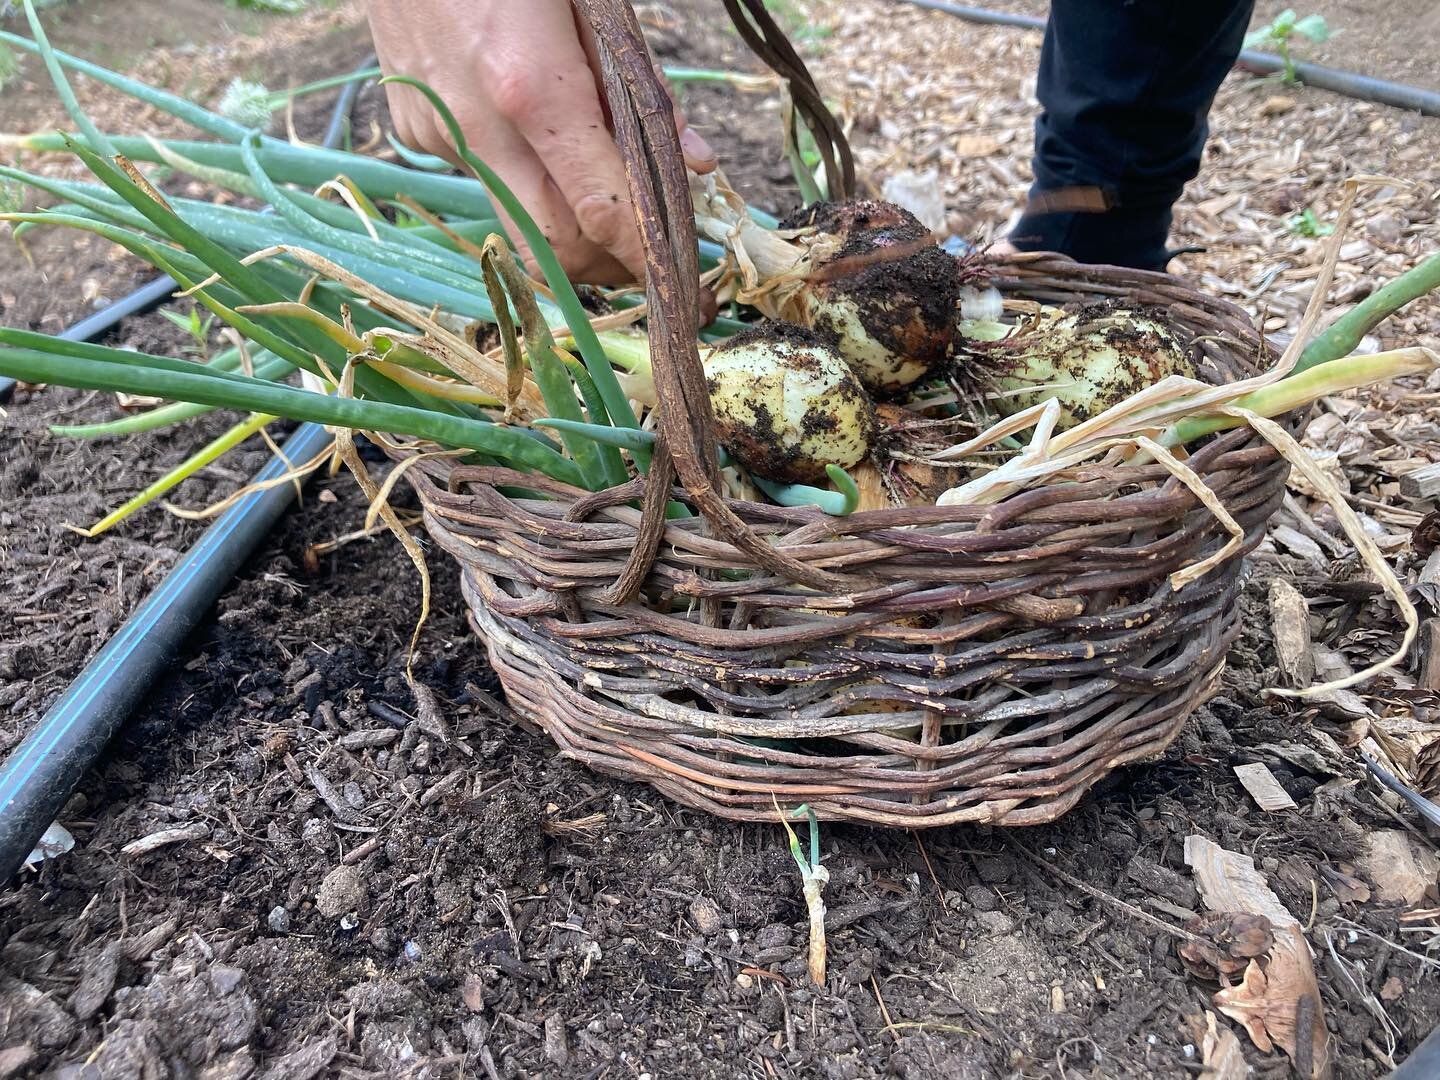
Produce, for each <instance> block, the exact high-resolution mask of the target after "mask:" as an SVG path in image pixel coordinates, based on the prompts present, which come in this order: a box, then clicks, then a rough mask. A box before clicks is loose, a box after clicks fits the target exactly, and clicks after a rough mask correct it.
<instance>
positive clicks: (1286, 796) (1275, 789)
mask: <svg viewBox="0 0 1440 1080" xmlns="http://www.w3.org/2000/svg"><path fill="white" fill-rule="evenodd" d="M1307 655H1308V652H1307ZM1235 775H1236V776H1237V777H1239V779H1240V783H1241V784H1243V785H1244V787H1245V790H1246V791H1248V792H1249V793H1250V797H1251V798H1252V799H1254V800H1255V803H1256V805H1258V806H1259V807H1260V809H1261V810H1267V811H1269V812H1270V813H1274V812H1276V811H1277V810H1297V809H1299V807H1297V806H1296V805H1295V800H1294V799H1292V798H1291V797H1290V793H1289V792H1288V791H1286V790H1285V789H1284V788H1283V787H1281V786H1280V781H1278V780H1276V779H1275V774H1274V773H1272V772H1271V771H1270V768H1269V766H1267V765H1265V764H1264V763H1263V762H1259V761H1257V762H1254V763H1252V764H1250V765H1236V766H1235Z"/></svg>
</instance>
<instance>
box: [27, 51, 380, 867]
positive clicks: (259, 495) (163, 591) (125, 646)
mask: <svg viewBox="0 0 1440 1080" xmlns="http://www.w3.org/2000/svg"><path fill="white" fill-rule="evenodd" d="M374 62H375V60H374V57H371V58H369V59H367V60H366V61H365V62H364V63H362V64H361V65H360V67H361V69H364V68H368V67H370V66H372V65H373V64H374ZM359 89H360V84H359V83H353V82H352V83H347V84H346V85H345V87H344V88H343V89H342V90H341V92H340V97H339V99H338V100H337V101H336V103H335V109H334V111H333V112H332V113H331V115H330V123H329V125H328V127H327V128H326V130H325V145H326V146H338V145H339V144H340V140H341V138H342V137H343V136H344V134H345V128H346V123H347V122H348V120H349V118H350V111H351V109H352V108H353V107H354V104H355V95H356V94H357V93H358V92H359ZM174 286H175V283H174V282H173V281H171V280H170V279H169V278H160V279H157V280H155V281H152V282H149V283H148V284H146V285H142V286H141V287H140V288H139V289H137V290H136V291H135V292H134V293H132V294H130V295H129V296H127V297H125V298H124V299H122V300H119V301H117V302H116V303H114V304H112V305H110V307H108V308H106V309H105V310H104V311H102V312H99V313H97V314H95V315H92V316H90V317H88V318H86V319H82V320H81V321H80V322H78V323H76V324H75V325H74V326H72V327H71V328H70V329H69V330H68V331H66V332H65V333H64V334H62V335H60V336H61V337H65V338H70V339H72V340H90V339H93V338H97V337H100V336H101V335H103V334H104V333H105V332H106V331H108V330H109V329H110V328H111V327H113V326H114V325H115V324H116V323H117V322H119V320H120V319H122V318H124V317H126V316H127V315H133V314H137V313H139V312H143V311H148V310H149V309H150V308H152V307H154V306H155V305H156V304H158V303H159V302H160V301H161V300H163V299H164V298H165V297H166V296H168V295H169V294H170V292H171V291H172V290H173V289H174ZM329 441H330V435H329V434H328V433H327V432H326V431H325V429H324V428H323V427H320V426H319V425H317V424H302V425H301V426H300V427H299V428H297V429H296V430H295V432H294V433H293V434H292V435H291V436H290V438H289V439H287V440H286V441H285V446H284V453H285V458H288V459H289V461H290V462H293V463H295V464H299V463H300V462H303V461H307V460H309V459H310V458H313V457H314V456H315V455H316V454H318V453H320V452H321V451H322V450H323V449H324V448H325V446H326V444H327V443H329ZM288 468H289V464H288V463H287V461H286V460H285V459H284V458H280V457H275V458H272V459H271V460H270V462H269V463H268V464H267V465H266V466H265V468H263V469H262V470H260V472H259V473H257V474H256V476H255V482H256V483H257V484H263V483H264V482H265V481H268V480H273V479H274V478H276V477H278V476H282V475H284V473H285V472H286V470H287V469H288ZM294 497H295V486H294V485H293V484H289V483H282V484H277V485H275V486H273V487H270V488H268V489H262V490H257V491H253V492H251V493H250V494H248V495H246V496H245V497H244V498H243V499H241V500H240V501H239V502H237V503H236V504H235V505H234V506H232V507H231V508H230V509H229V510H227V511H226V512H225V513H224V514H223V515H222V516H221V517H220V518H218V519H217V520H216V521H215V523H214V524H213V525H211V526H210V527H209V528H208V529H206V530H205V532H204V533H203V534H202V535H201V537H200V539H199V540H198V541H197V542H196V544H195V546H194V547H192V548H191V549H190V550H189V551H187V552H186V553H185V556H184V557H183V558H182V559H181V560H180V561H179V562H178V563H176V564H175V567H174V568H173V569H172V570H171V571H170V573H168V574H167V575H166V576H165V580H164V581H162V582H161V583H160V585H159V586H158V587H157V588H156V589H155V591H154V592H152V593H151V594H150V595H149V596H147V597H146V598H145V601H144V603H142V604H141V605H140V607H139V608H138V609H137V610H136V611H135V613H134V614H133V615H131V616H130V618H129V619H127V620H126V622H125V625H124V626H122V627H121V628H120V630H119V631H118V632H117V633H116V634H115V636H114V637H112V638H111V639H110V640H109V641H108V642H106V643H105V645H104V647H103V648H102V649H101V650H100V651H99V652H98V653H97V654H96V655H95V658H94V659H93V660H91V661H90V663H89V664H87V665H86V666H85V670H84V671H82V672H81V673H80V674H79V676H77V677H76V679H75V681H74V682H73V683H71V684H70V686H69V687H68V688H67V689H66V691H65V693H64V694H62V695H61V697H60V699H59V700H58V701H56V702H55V704H53V705H52V706H50V709H49V711H48V712H46V714H45V715H44V716H43V717H41V718H40V722H39V723H38V724H37V725H36V726H35V730H34V731H32V732H31V733H30V734H29V736H28V737H27V738H26V739H25V741H24V742H22V743H21V744H20V745H19V746H18V747H16V748H15V750H14V751H13V752H12V753H11V754H10V756H9V757H8V758H7V759H6V760H5V763H4V765H3V766H0V883H3V882H6V881H9V880H10V879H11V878H12V877H13V876H14V875H15V872H16V871H17V870H19V869H20V867H21V865H22V864H23V863H24V861H25V858H26V856H27V855H29V854H30V852H31V851H32V850H33V849H34V847H35V843H36V841H37V840H38V839H39V838H40V835H41V833H43V832H44V831H45V829H46V828H47V827H48V826H49V824H50V823H51V822H52V821H54V820H55V817H56V815H57V814H59V813H60V811H61V809H62V808H63V807H64V805H65V803H66V802H68V801H69V799H70V796H71V794H72V793H73V792H74V790H75V787H76V785H78V784H79V782H80V780H81V779H82V778H83V777H84V775H85V773H86V772H87V771H88V770H89V769H90V767H91V766H93V765H94V764H95V762H96V761H97V760H98V758H99V757H100V753H101V751H103V750H104V749H105V746H106V744H107V743H109V741H110V739H111V738H112V737H113V736H114V734H115V733H116V731H118V730H119V728H120V725H121V724H123V723H124V722H125V720H126V718H127V717H128V716H129V715H130V713H131V712H132V711H133V710H134V708H135V706H136V705H137V704H138V703H139V702H140V700H141V698H143V697H144V695H145V693H146V692H147V691H148V690H149V689H150V686H151V684H152V683H153V682H154V681H155V679H156V678H157V677H158V676H159V675H160V673H161V671H162V670H163V669H164V668H165V665H166V664H168V663H169V662H170V661H171V660H172V659H173V657H174V656H175V653H176V652H177V651H178V650H179V648H180V646H181V644H182V643H183V642H184V640H185V638H186V637H187V636H188V635H189V634H190V632H191V631H192V630H194V629H195V627H196V626H197V625H198V624H199V622H200V620H201V619H202V618H203V617H204V616H205V613H206V612H207V611H209V610H210V606H211V605H212V604H213V603H214V602H215V599H216V598H217V597H218V596H219V595H220V593H221V591H222V590H224V588H225V586H226V585H227V584H228V583H229V582H230V580H231V578H233V577H234V576H235V574H236V573H237V572H238V571H239V570H240V568H241V567H242V566H243V565H244V564H245V561H246V559H248V558H249V557H250V554H251V552H253V551H254V550H255V548H256V546H258V545H259V543H260V541H261V540H263V539H264V538H265V537H266V535H268V533H269V532H270V529H271V528H272V527H273V526H274V524H275V522H276V521H277V520H279V518H280V515H281V514H283V513H284V512H285V510H286V509H287V508H288V507H289V506H290V503H291V502H292V501H293V499H294Z"/></svg>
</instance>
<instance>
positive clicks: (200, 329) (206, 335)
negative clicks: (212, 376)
mask: <svg viewBox="0 0 1440 1080" xmlns="http://www.w3.org/2000/svg"><path fill="white" fill-rule="evenodd" d="M160 314H161V315H164V316H165V318H167V319H169V320H170V321H171V322H172V323H174V324H175V325H176V326H178V327H179V328H180V329H181V330H184V331H185V333H187V334H189V335H190V340H191V342H192V344H189V345H186V346H185V350H184V351H185V352H187V353H189V354H191V355H192V356H198V357H201V358H202V359H203V358H204V357H206V356H208V355H209V354H210V328H211V327H213V326H214V325H215V316H214V315H207V316H206V317H205V318H203V319H202V318H201V317H200V309H199V308H198V307H192V308H191V309H190V310H189V311H188V312H187V313H185V314H183V315H182V314H181V313H180V312H178V311H171V310H170V309H169V308H161V309H160Z"/></svg>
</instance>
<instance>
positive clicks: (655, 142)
mask: <svg viewBox="0 0 1440 1080" xmlns="http://www.w3.org/2000/svg"><path fill="white" fill-rule="evenodd" d="M574 3H575V6H576V8H577V9H578V10H579V11H580V13H581V15H583V16H584V17H585V20H586V21H587V22H588V23H589V25H590V27H591V29H592V30H593V32H594V34H595V39H596V45H597V50H598V52H599V56H600V66H601V70H602V74H603V76H604V82H605V96H606V98H607V101H608V104H609V106H610V114H611V118H612V120H613V122H614V125H615V141H616V143H617V144H618V145H619V147H620V154H621V157H622V158H623V159H624V162H625V175H626V179H627V180H628V181H629V187H630V199H631V202H632V204H633V205H634V209H635V220H636V224H637V225H638V226H639V229H640V239H641V241H642V243H643V245H644V248H645V267H646V275H645V277H646V282H645V295H646V300H647V301H648V304H649V324H650V325H649V339H650V364H651V369H652V372H653V375H654V380H655V394H656V398H657V400H658V402H659V404H658V406H657V409H656V411H657V413H658V418H659V426H660V434H661V438H662V442H663V444H664V445H663V447H657V449H659V450H660V452H661V453H665V452H668V453H669V455H670V458H671V460H672V461H673V462H674V465H675V472H676V473H677V474H678V475H679V478H680V482H681V483H682V484H683V485H684V486H685V490H686V491H687V492H689V493H690V497H691V498H692V499H693V500H694V502H695V506H696V507H697V508H698V509H699V511H700V513H701V515H702V516H703V517H704V519H705V521H706V522H707V523H708V524H709V525H710V527H711V528H713V529H714V530H715V531H716V533H718V534H719V535H720V536H721V537H722V538H723V539H724V540H725V541H726V542H728V543H730V544H733V545H734V546H735V547H736V548H737V549H739V550H740V551H741V552H743V553H744V554H745V555H747V556H749V557H750V558H751V559H753V560H754V561H755V562H756V563H758V564H759V565H760V566H761V567H763V568H764V569H766V570H768V571H769V572H770V573H772V574H777V575H779V576H781V577H786V578H789V579H791V580H793V581H796V582H799V583H801V584H805V585H809V586H811V587H813V588H817V589H825V590H835V589H837V588H840V587H843V583H844V581H845V579H844V578H843V577H841V576H839V575H835V574H832V573H830V572H829V571H825V570H820V569H817V568H816V567H813V566H811V565H809V564H808V563H805V562H802V561H801V560H799V559H796V558H794V557H793V556H790V555H786V554H782V553H781V551H780V550H778V549H777V548H776V547H774V546H773V545H771V544H770V543H769V542H767V541H766V540H765V539H764V538H763V537H761V536H760V535H759V534H757V533H756V532H755V530H754V529H752V528H751V527H750V526H749V525H747V524H746V523H745V522H744V521H743V520H741V519H740V517H739V516H738V515H737V514H736V513H735V512H734V511H733V510H732V509H731V508H730V506H729V504H728V503H727V502H726V500H725V497H724V495H723V494H722V492H721V491H720V488H719V465H718V454H717V450H718V446H717V443H716V439H715V419H714V414H713V413H712V411H711V409H710V390H709V387H708V386H707V385H706V381H705V371H704V369H703V368H702V366H701V364H700V351H699V348H698V345H697V339H698V336H699V330H700V327H699V311H700V264H699V257H698V254H697V245H696V237H695V213H694V207H693V204H692V203H691V197H690V184H689V181H688V179H687V177H686V173H685V164H684V159H683V158H682V156H681V152H680V137H679V135H678V134H677V132H676V129H675V111H674V105H673V103H672V101H671V99H670V95H669V93H668V92H667V91H666V89H665V86H664V84H663V83H662V82H661V80H660V75H659V74H658V73H657V72H656V70H655V67H654V65H653V64H652V63H651V62H650V54H649V52H648V50H647V49H646V46H645V39H644V37H643V35H642V34H641V32H640V25H639V23H638V22H637V21H636V19H635V13H634V11H633V10H632V9H631V6H630V3H629V0H574ZM662 487H663V488H665V489H667V490H661V489H662ZM668 487H669V485H668V484H665V485H661V484H656V483H648V484H646V486H645V500H644V503H645V511H644V516H645V517H647V518H649V519H651V520H656V519H658V518H659V517H660V516H661V515H662V514H663V509H664V502H665V501H666V500H667V499H668V498H669V491H668ZM657 500H658V502H659V505H657ZM647 539H648V540H649V541H650V542H649V543H645V544H640V545H637V547H636V548H635V550H634V551H633V552H632V553H631V556H630V562H631V563H632V564H634V565H633V566H631V567H627V569H626V571H625V572H623V573H622V575H621V579H620V580H621V582H623V583H625V585H626V586H627V589H626V591H627V592H630V594H631V595H632V596H633V589H634V588H636V587H638V582H639V581H640V580H642V579H643V576H644V575H642V574H639V573H637V571H638V570H639V569H640V568H641V567H642V566H643V568H644V569H646V570H648V569H649V567H650V564H651V563H653V561H654V558H655V552H656V550H657V546H658V542H659V536H658V534H653V533H652V534H651V535H650V536H648V537H647ZM612 596H613V594H612Z"/></svg>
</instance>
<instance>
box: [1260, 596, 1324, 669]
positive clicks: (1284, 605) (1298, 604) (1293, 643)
mask: <svg viewBox="0 0 1440 1080" xmlns="http://www.w3.org/2000/svg"><path fill="white" fill-rule="evenodd" d="M1269 599H1270V629H1271V632H1272V633H1273V634H1274V635H1275V660H1276V662H1277V663H1278V664H1279V665H1280V674H1281V677H1282V678H1283V679H1284V680H1285V684H1286V685H1287V686H1294V687H1298V688H1304V687H1306V686H1309V685H1310V684H1311V683H1312V682H1314V681H1315V657H1314V655H1313V654H1312V653H1311V651H1310V605H1309V604H1307V603H1306V602H1305V597H1303V596H1301V595H1300V591H1299V590H1298V589H1296V588H1295V586H1294V585H1291V584H1290V583H1289V582H1288V581H1285V580H1284V579H1283V578H1276V579H1275V580H1274V581H1272V582H1270V598H1269Z"/></svg>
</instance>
